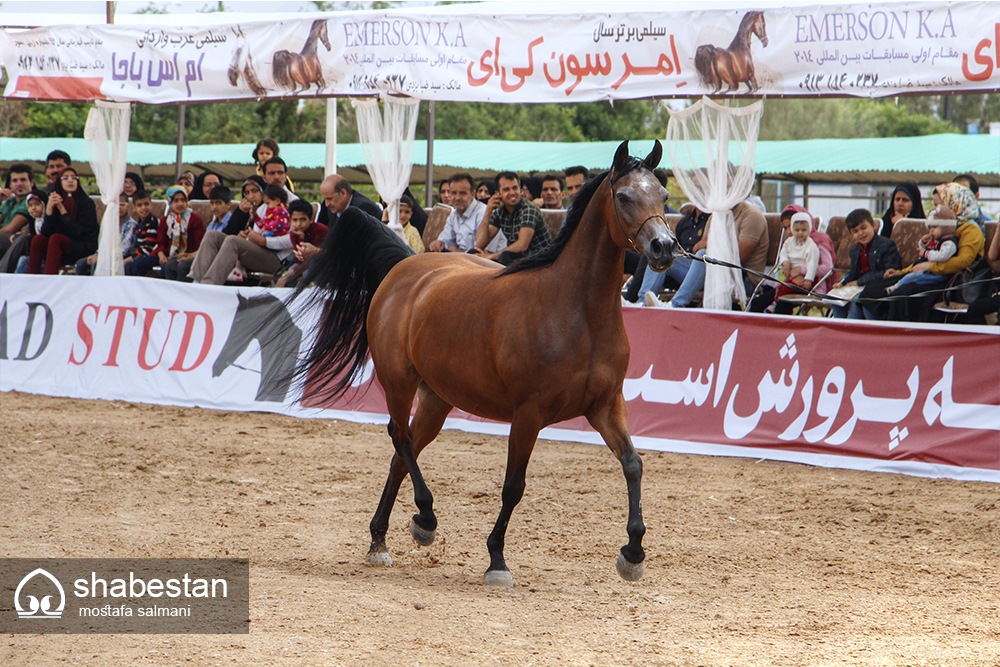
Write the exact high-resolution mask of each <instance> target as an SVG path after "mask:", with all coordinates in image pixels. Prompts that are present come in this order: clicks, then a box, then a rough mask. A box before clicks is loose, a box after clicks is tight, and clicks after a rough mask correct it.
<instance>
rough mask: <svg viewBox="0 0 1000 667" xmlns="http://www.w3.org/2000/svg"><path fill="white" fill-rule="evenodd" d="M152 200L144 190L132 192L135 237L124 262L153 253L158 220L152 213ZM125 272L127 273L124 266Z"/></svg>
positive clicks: (127, 262)
mask: <svg viewBox="0 0 1000 667" xmlns="http://www.w3.org/2000/svg"><path fill="white" fill-rule="evenodd" d="M152 211H153V202H152V200H151V199H150V197H149V193H148V192H146V191H145V190H136V191H135V192H134V193H132V217H133V218H135V220H136V226H135V238H134V240H133V242H132V247H131V248H130V249H129V254H128V256H127V257H126V258H125V264H126V265H127V264H129V263H131V262H132V261H134V260H135V259H136V258H138V257H146V256H148V255H152V254H153V250H155V249H156V233H157V228H158V227H159V225H160V221H159V220H157V219H156V216H155V215H153V214H152ZM125 273H129V271H128V269H127V268H126V271H125Z"/></svg>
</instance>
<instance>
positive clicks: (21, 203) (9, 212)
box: [0, 164, 35, 256]
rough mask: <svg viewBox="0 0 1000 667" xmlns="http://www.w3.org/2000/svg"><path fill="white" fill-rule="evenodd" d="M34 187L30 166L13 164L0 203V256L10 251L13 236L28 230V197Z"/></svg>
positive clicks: (29, 218)
mask: <svg viewBox="0 0 1000 667" xmlns="http://www.w3.org/2000/svg"><path fill="white" fill-rule="evenodd" d="M34 187H35V174H34V170H33V169H32V168H31V166H30V165H26V164H15V165H14V166H12V167H11V168H10V171H8V172H7V187H6V188H4V189H3V191H2V193H0V194H2V195H3V201H2V202H0V256H2V255H5V254H6V253H7V251H8V250H10V247H11V244H12V243H13V238H14V235H15V234H18V233H20V232H21V230H23V229H27V228H28V224H29V223H30V222H31V214H30V213H29V212H28V195H29V194H31V191H32V189H33V188H34Z"/></svg>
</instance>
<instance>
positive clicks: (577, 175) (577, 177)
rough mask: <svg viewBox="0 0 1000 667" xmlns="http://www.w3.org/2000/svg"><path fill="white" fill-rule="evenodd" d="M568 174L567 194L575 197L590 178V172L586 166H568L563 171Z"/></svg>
mask: <svg viewBox="0 0 1000 667" xmlns="http://www.w3.org/2000/svg"><path fill="white" fill-rule="evenodd" d="M563 174H564V175H565V176H566V196H567V197H569V198H570V200H572V199H573V197H575V196H576V193H577V192H579V191H580V188H582V187H583V185H584V183H586V182H587V181H589V180H590V172H589V171H587V168H586V167H581V166H577V167H568V168H566V169H565V170H564V171H563Z"/></svg>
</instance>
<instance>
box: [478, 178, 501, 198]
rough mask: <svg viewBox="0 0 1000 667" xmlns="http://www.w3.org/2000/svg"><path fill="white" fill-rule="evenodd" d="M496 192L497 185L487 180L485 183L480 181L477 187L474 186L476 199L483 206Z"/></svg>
mask: <svg viewBox="0 0 1000 667" xmlns="http://www.w3.org/2000/svg"><path fill="white" fill-rule="evenodd" d="M496 191H497V184H496V183H494V182H493V181H492V180H490V179H488V178H487V179H486V180H485V181H480V182H479V185H477V186H476V199H478V200H479V201H481V202H483V203H484V204H485V203H486V202H488V201H489V200H490V197H492V196H493V193H494V192H496Z"/></svg>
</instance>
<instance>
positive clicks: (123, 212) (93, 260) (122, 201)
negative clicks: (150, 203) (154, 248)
mask: <svg viewBox="0 0 1000 667" xmlns="http://www.w3.org/2000/svg"><path fill="white" fill-rule="evenodd" d="M131 213H132V212H131V211H130V210H129V204H128V195H126V194H125V192H124V191H123V192H122V193H121V194H120V195H118V248H119V250H120V251H121V253H122V259H123V260H124V259H125V258H127V257H128V256H129V255H130V254H131V252H132V246H133V245H134V244H135V228H136V225H137V222H136V220H135V219H134V218H133V217H132V214H131ZM97 254H98V253H96V252H95V253H93V254H91V255H88V256H87V257H84V258H82V259H79V260H77V262H76V275H78V276H90V275H93V274H94V267H95V266H97Z"/></svg>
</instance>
